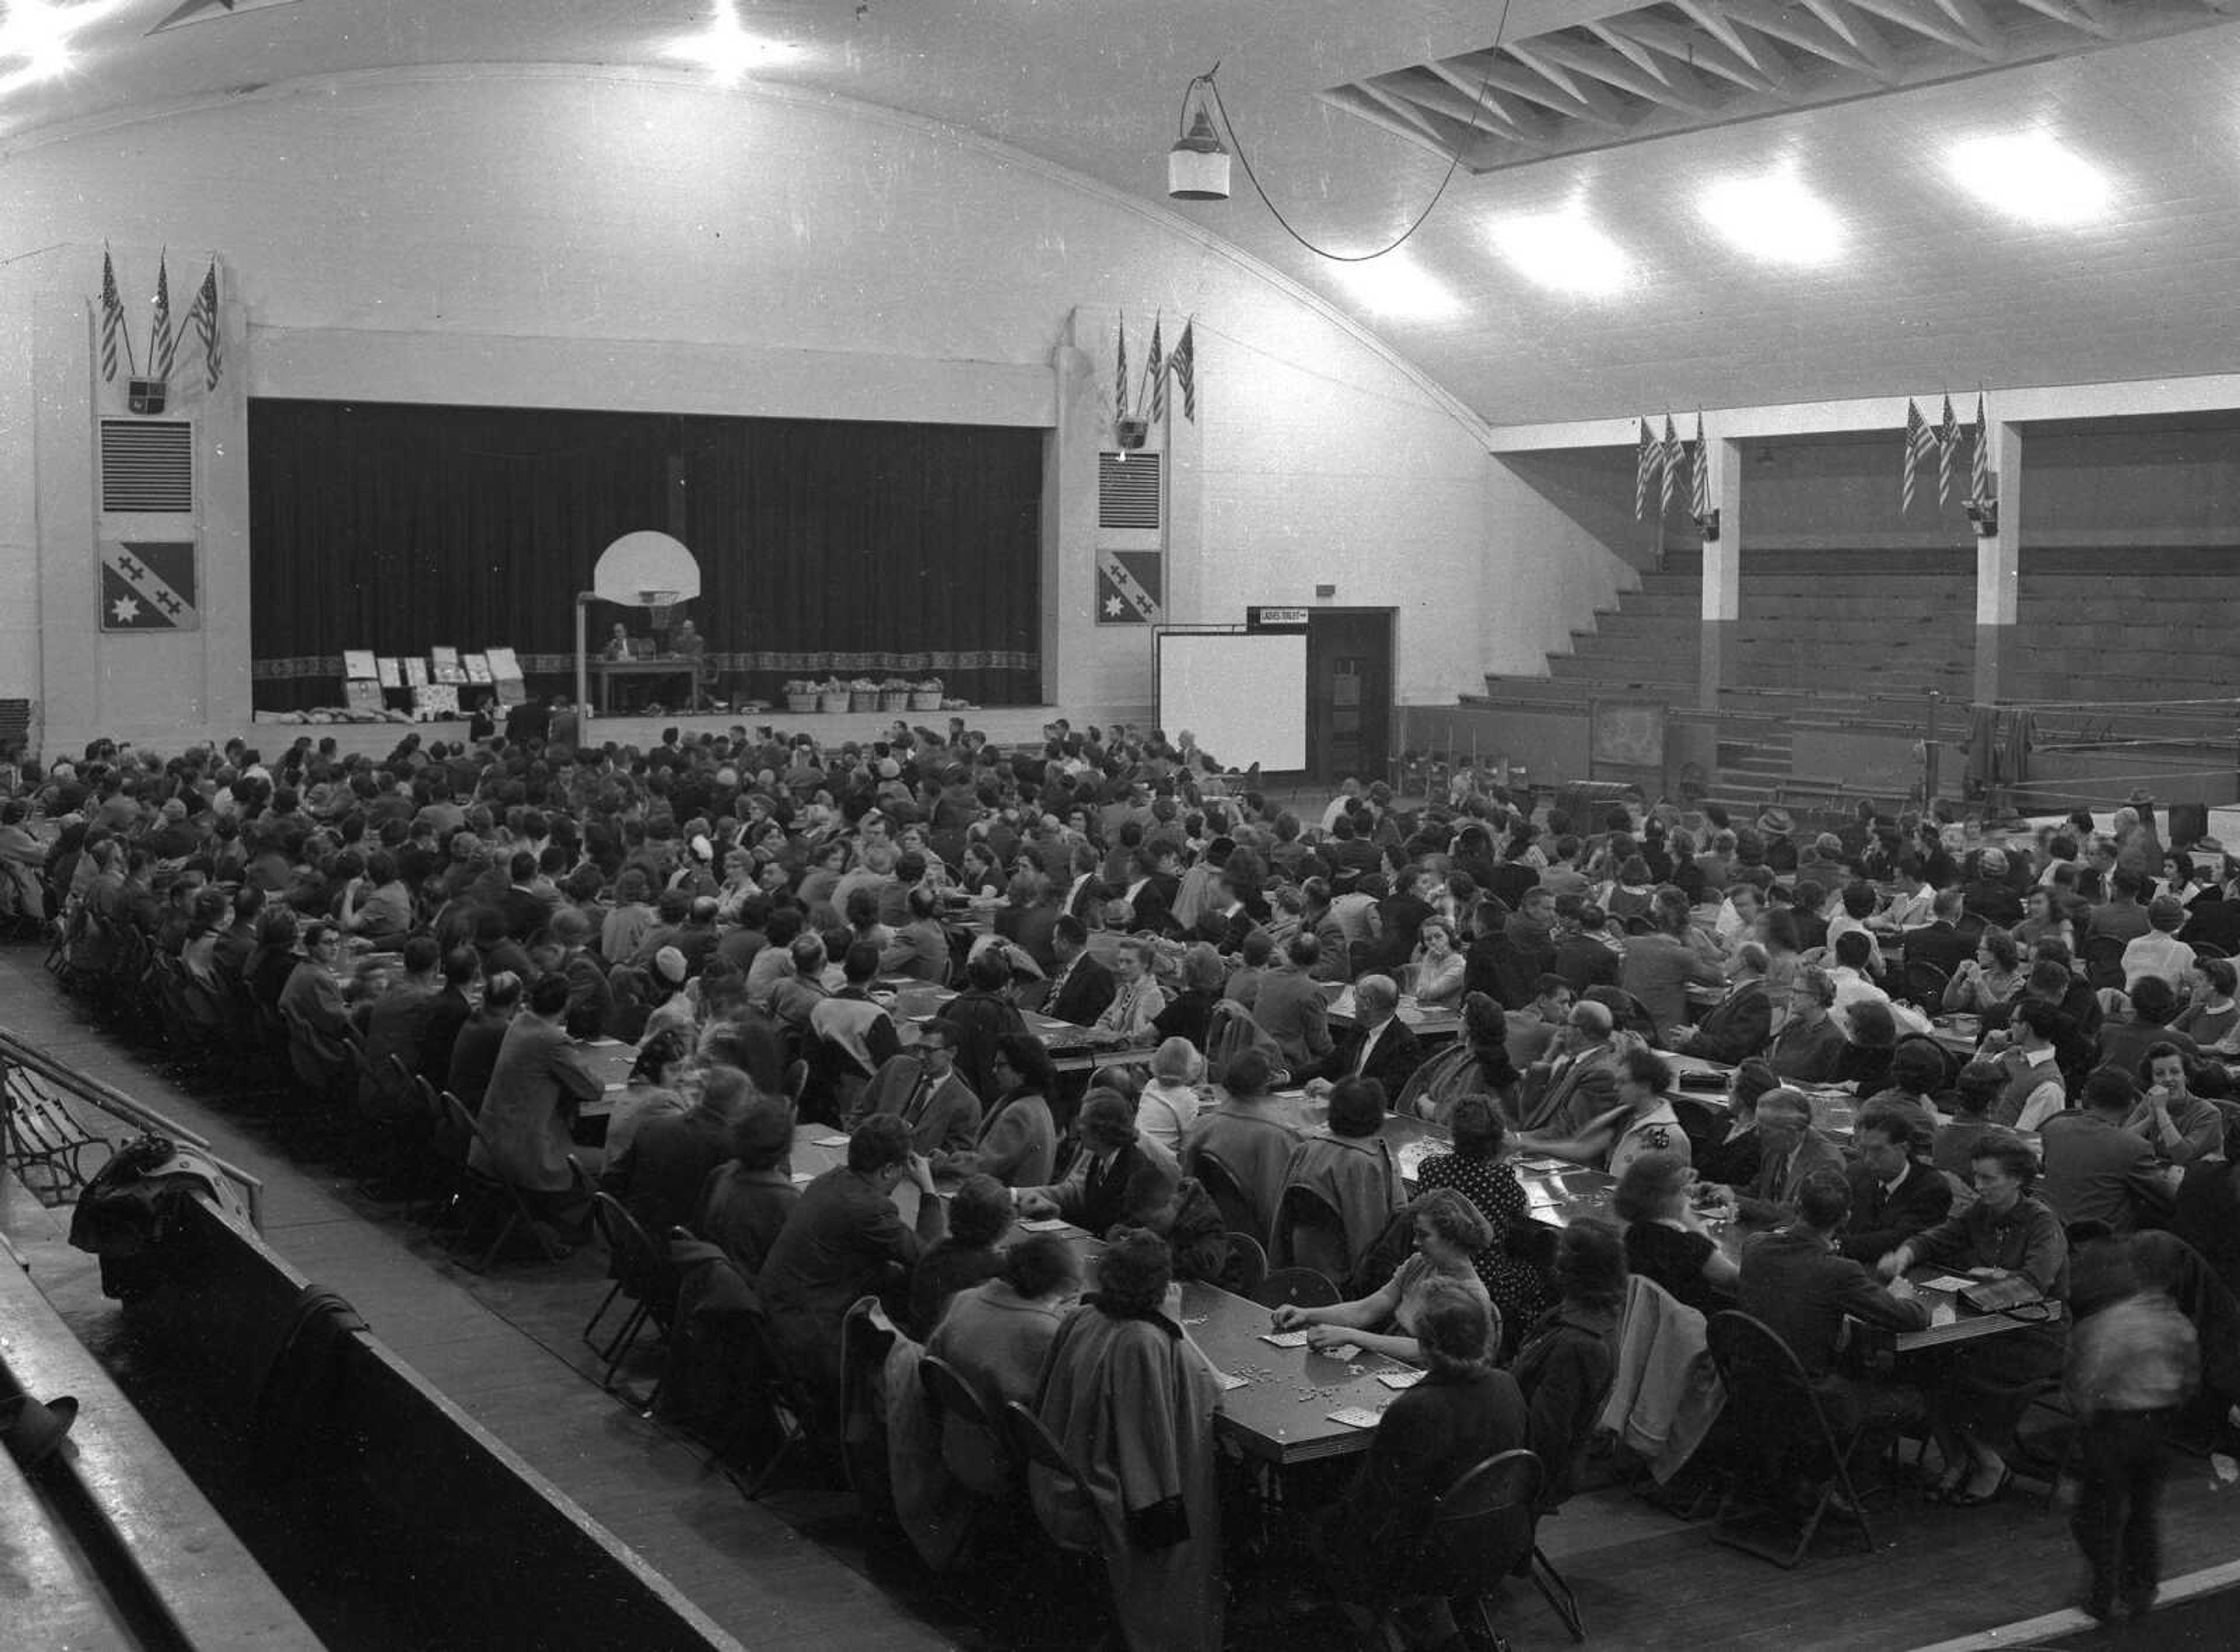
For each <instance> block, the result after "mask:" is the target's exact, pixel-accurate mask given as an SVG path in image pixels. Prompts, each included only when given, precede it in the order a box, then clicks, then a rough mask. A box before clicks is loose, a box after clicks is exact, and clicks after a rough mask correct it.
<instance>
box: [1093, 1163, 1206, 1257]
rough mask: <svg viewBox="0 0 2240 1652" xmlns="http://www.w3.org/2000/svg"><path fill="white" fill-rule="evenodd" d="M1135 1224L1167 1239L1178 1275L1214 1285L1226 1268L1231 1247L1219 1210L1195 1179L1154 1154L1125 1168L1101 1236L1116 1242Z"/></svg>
mask: <svg viewBox="0 0 2240 1652" xmlns="http://www.w3.org/2000/svg"><path fill="white" fill-rule="evenodd" d="M1137 1228H1144V1229H1150V1231H1151V1232H1153V1233H1156V1234H1157V1235H1158V1236H1159V1237H1160V1238H1162V1239H1163V1240H1165V1241H1166V1242H1167V1249H1169V1251H1170V1252H1171V1253H1172V1254H1173V1256H1174V1260H1175V1277H1176V1278H1177V1279H1179V1280H1183V1281H1190V1280H1203V1281H1206V1282H1210V1283H1218V1282H1220V1281H1221V1279H1222V1277H1223V1276H1224V1275H1225V1274H1226V1273H1227V1272H1228V1271H1229V1263H1230V1252H1231V1246H1230V1242H1229V1229H1228V1224H1227V1223H1226V1222H1223V1220H1222V1216H1221V1208H1220V1207H1219V1206H1218V1205H1217V1204H1215V1203H1214V1202H1213V1196H1212V1195H1211V1194H1210V1193H1208V1192H1207V1191H1206V1190H1205V1189H1204V1188H1203V1187H1202V1186H1200V1185H1199V1184H1198V1182H1197V1178H1196V1177H1194V1176H1184V1175H1183V1174H1182V1172H1181V1171H1179V1170H1177V1169H1174V1168H1172V1167H1171V1166H1170V1165H1168V1164H1165V1163H1163V1162H1161V1161H1160V1160H1159V1159H1158V1158H1157V1156H1146V1157H1145V1159H1144V1161H1143V1162H1142V1163H1141V1164H1138V1165H1137V1167H1136V1168H1135V1169H1133V1170H1131V1171H1130V1172H1129V1174H1128V1189H1127V1195H1126V1198H1125V1199H1124V1201H1123V1207H1122V1209H1121V1213H1120V1219H1119V1221H1117V1222H1115V1223H1114V1224H1113V1225H1112V1227H1111V1228H1110V1230H1109V1231H1108V1232H1107V1234H1106V1237H1107V1238H1109V1239H1116V1240H1117V1239H1118V1238H1121V1237H1122V1236H1124V1235H1126V1234H1127V1233H1128V1232H1129V1231H1130V1229H1137Z"/></svg>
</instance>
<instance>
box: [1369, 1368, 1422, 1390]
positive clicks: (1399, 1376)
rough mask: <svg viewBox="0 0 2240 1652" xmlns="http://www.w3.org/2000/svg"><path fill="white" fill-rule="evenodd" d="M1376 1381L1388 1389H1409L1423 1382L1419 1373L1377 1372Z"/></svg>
mask: <svg viewBox="0 0 2240 1652" xmlns="http://www.w3.org/2000/svg"><path fill="white" fill-rule="evenodd" d="M1377 1381H1378V1382H1382V1383H1383V1384H1384V1386H1385V1387H1386V1388H1389V1389H1411V1388H1414V1387H1415V1386H1416V1384H1417V1383H1418V1382H1422V1381H1423V1372H1421V1371H1379V1372H1378V1373H1377Z"/></svg>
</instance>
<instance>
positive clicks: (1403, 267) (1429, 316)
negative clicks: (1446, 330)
mask: <svg viewBox="0 0 2240 1652" xmlns="http://www.w3.org/2000/svg"><path fill="white" fill-rule="evenodd" d="M1332 268H1334V269H1335V270H1337V274H1338V278H1339V279H1340V280H1341V281H1343V282H1344V283H1345V284H1346V285H1347V286H1348V287H1349V288H1350V289H1352V290H1353V296H1355V297H1356V298H1357V299H1358V300H1359V301H1360V303H1361V304H1362V306H1363V308H1364V309H1366V310H1373V311H1375V312H1376V313H1377V315H1380V316H1392V317H1394V318H1396V319H1400V320H1406V321H1444V320H1445V319H1447V318H1448V317H1449V316H1457V315H1460V314H1461V313H1462V308H1463V303H1462V300H1461V299H1459V298H1457V297H1456V296H1455V295H1454V292H1453V290H1452V289H1450V287H1448V285H1447V283H1444V282H1443V281H1441V280H1440V279H1439V278H1438V277H1437V276H1433V275H1430V274H1429V273H1427V272H1426V271H1425V270H1424V269H1423V266H1422V265H1421V264H1419V263H1417V262H1416V261H1415V260H1414V259H1413V258H1410V256H1408V255H1407V254H1406V253H1404V252H1390V253H1387V254H1385V256H1383V257H1381V258H1371V259H1370V260H1369V261H1368V262H1367V263H1340V264H1335V265H1333V266H1332Z"/></svg>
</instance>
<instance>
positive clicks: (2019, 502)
mask: <svg viewBox="0 0 2240 1652" xmlns="http://www.w3.org/2000/svg"><path fill="white" fill-rule="evenodd" d="M1991 490H1992V495H1993V496H1994V497H1995V498H1997V500H1998V502H1999V530H1998V532H1997V534H1993V535H1988V536H1987V535H1984V534H1983V533H1981V532H1978V534H1977V538H1976V698H1977V701H1978V702H1984V701H1992V700H1997V698H1999V694H2000V684H2001V683H2002V681H2003V676H2002V666H2003V662H2004V660H2005V658H2006V657H2007V656H2008V655H2009V653H2010V652H2011V649H2010V646H2009V644H2010V642H2011V640H2012V638H2013V636H2014V627H2015V616H2016V613H2017V606H2018V603H2017V599H2018V598H2019V597H2020V596H2021V592H2022V523H2023V434H2022V430H2021V429H2020V427H2018V426H2017V425H2013V424H2006V423H1999V424H1994V425H1992V426H1991Z"/></svg>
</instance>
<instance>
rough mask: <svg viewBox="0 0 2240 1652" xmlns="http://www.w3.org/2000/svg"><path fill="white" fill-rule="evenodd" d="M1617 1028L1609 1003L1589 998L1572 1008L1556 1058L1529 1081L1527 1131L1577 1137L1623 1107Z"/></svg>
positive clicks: (1537, 1065) (1537, 1069)
mask: <svg viewBox="0 0 2240 1652" xmlns="http://www.w3.org/2000/svg"><path fill="white" fill-rule="evenodd" d="M1616 1027H1617V1023H1616V1022H1615V1021H1613V1020H1612V1019H1611V1016H1610V1008H1609V1006H1608V1005H1606V1004H1599V1003H1595V1002H1594V1001H1593V1000H1592V999H1586V1000H1583V1001H1582V1002H1580V1003H1576V1004H1573V1005H1572V1006H1571V1018H1570V1023H1568V1025H1567V1026H1566V1027H1565V1028H1564V1031H1563V1038H1562V1040H1561V1041H1560V1042H1558V1044H1557V1054H1556V1056H1554V1057H1553V1058H1552V1059H1550V1060H1549V1061H1545V1062H1535V1063H1534V1064H1533V1066H1532V1068H1531V1069H1530V1071H1528V1072H1527V1073H1526V1074H1525V1076H1524V1086H1523V1101H1522V1111H1523V1122H1524V1128H1525V1129H1528V1130H1539V1129H1550V1130H1555V1131H1557V1132H1558V1133H1560V1134H1562V1135H1565V1136H1576V1135H1577V1134H1578V1133H1579V1132H1580V1130H1581V1129H1583V1128H1584V1126H1585V1125H1586V1124H1587V1122H1590V1121H1591V1120H1593V1119H1597V1118H1599V1117H1601V1116H1603V1114H1604V1113H1607V1112H1609V1111H1610V1109H1612V1108H1614V1107H1616V1106H1617V1047H1616V1046H1615V1045H1613V1044H1612V1043H1611V1042H1610V1037H1611V1034H1612V1033H1613V1031H1614V1030H1615V1029H1616Z"/></svg>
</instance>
